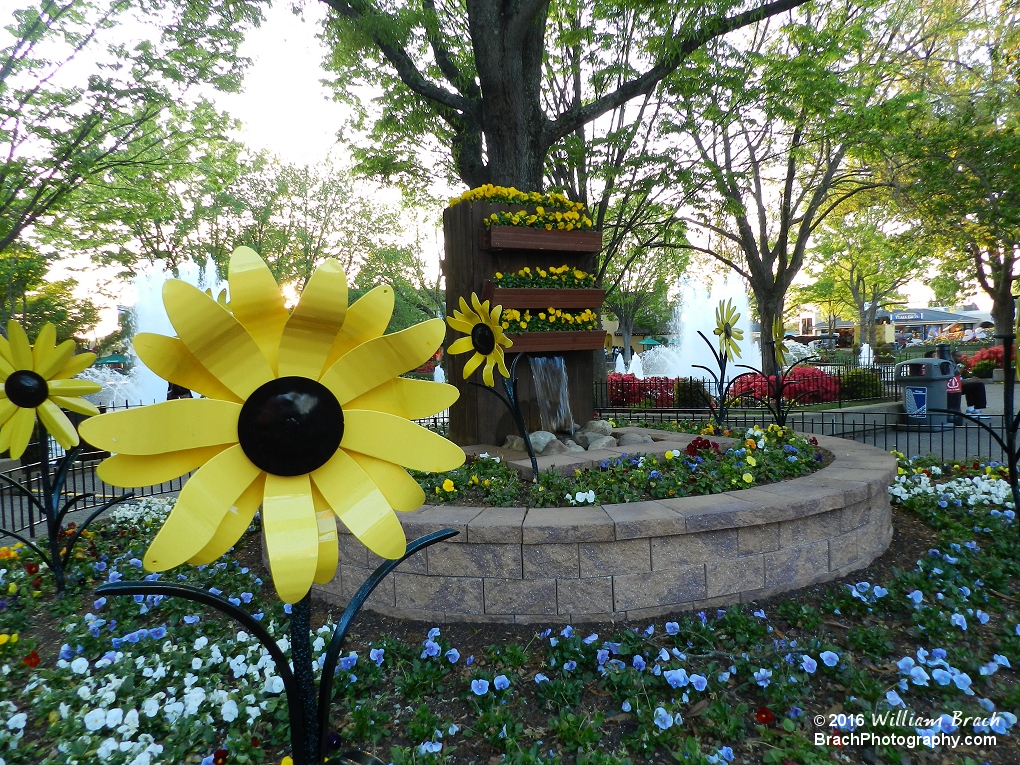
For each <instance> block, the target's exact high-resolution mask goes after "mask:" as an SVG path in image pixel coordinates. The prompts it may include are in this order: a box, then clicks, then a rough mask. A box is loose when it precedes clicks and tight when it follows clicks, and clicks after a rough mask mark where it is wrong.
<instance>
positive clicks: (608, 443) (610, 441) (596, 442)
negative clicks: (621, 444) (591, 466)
mask: <svg viewBox="0 0 1020 765" xmlns="http://www.w3.org/2000/svg"><path fill="white" fill-rule="evenodd" d="M613 446H616V439H615V438H613V437H612V436H599V437H598V438H596V439H593V440H592V441H591V442H589V444H588V450H589V451H592V450H594V449H608V448H611V447H613Z"/></svg>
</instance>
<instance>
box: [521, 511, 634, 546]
mask: <svg viewBox="0 0 1020 765" xmlns="http://www.w3.org/2000/svg"><path fill="white" fill-rule="evenodd" d="M522 528H523V542H524V544H549V543H563V542H612V541H613V540H615V539H616V527H615V525H614V524H613V520H612V518H610V517H609V515H608V514H607V513H606V511H605V510H603V509H602V508H601V507H597V506H596V507H533V508H531V509H530V510H528V514H527V515H526V516H525V518H524V525H523V527H522Z"/></svg>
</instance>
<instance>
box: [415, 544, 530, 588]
mask: <svg viewBox="0 0 1020 765" xmlns="http://www.w3.org/2000/svg"><path fill="white" fill-rule="evenodd" d="M428 558H429V568H428V573H429V575H430V576H495V577H500V578H505V579H520V578H521V575H522V574H521V547H520V545H488V544H474V545H473V544H459V545H457V544H448V543H446V542H437V543H436V544H434V545H432V546H431V547H429V548H428Z"/></svg>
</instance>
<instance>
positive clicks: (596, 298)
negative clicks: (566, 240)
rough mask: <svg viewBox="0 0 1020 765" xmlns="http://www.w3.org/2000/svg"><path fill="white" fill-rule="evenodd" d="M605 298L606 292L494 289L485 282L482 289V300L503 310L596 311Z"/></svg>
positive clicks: (519, 288)
mask: <svg viewBox="0 0 1020 765" xmlns="http://www.w3.org/2000/svg"><path fill="white" fill-rule="evenodd" d="M569 233H573V232H569ZM582 233H583V232H582ZM605 298H606V291H605V290H596V289H587V290H573V289H536V288H531V287H496V286H495V285H493V283H492V282H491V281H487V282H485V286H484V287H483V288H482V300H490V301H492V304H493V305H501V306H503V307H504V308H560V309H563V308H591V309H592V310H593V311H598V310H599V308H601V307H602V301H603V300H605Z"/></svg>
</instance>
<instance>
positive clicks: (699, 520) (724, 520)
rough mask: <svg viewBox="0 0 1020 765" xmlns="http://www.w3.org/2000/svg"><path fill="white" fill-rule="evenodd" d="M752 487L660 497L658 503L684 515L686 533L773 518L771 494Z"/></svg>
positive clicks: (763, 521)
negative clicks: (721, 491) (679, 496)
mask: <svg viewBox="0 0 1020 765" xmlns="http://www.w3.org/2000/svg"><path fill="white" fill-rule="evenodd" d="M754 491H755V490H754V489H747V490H745V491H741V492H726V493H723V494H706V495H703V496H699V497H681V498H679V499H660V500H658V502H659V504H660V505H663V506H664V507H667V508H669V509H670V510H673V511H674V512H676V513H677V514H679V515H682V516H684V518H685V519H686V526H687V533H693V532H698V531H715V530H717V529H732V528H736V527H738V526H757V525H760V524H763V523H771V522H772V521H775V520H776V518H775V515H776V510H775V508H773V507H772V504H773V503H775V502H776V497H775V496H774V495H772V494H760V495H755V494H753V493H752V492H754Z"/></svg>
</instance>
